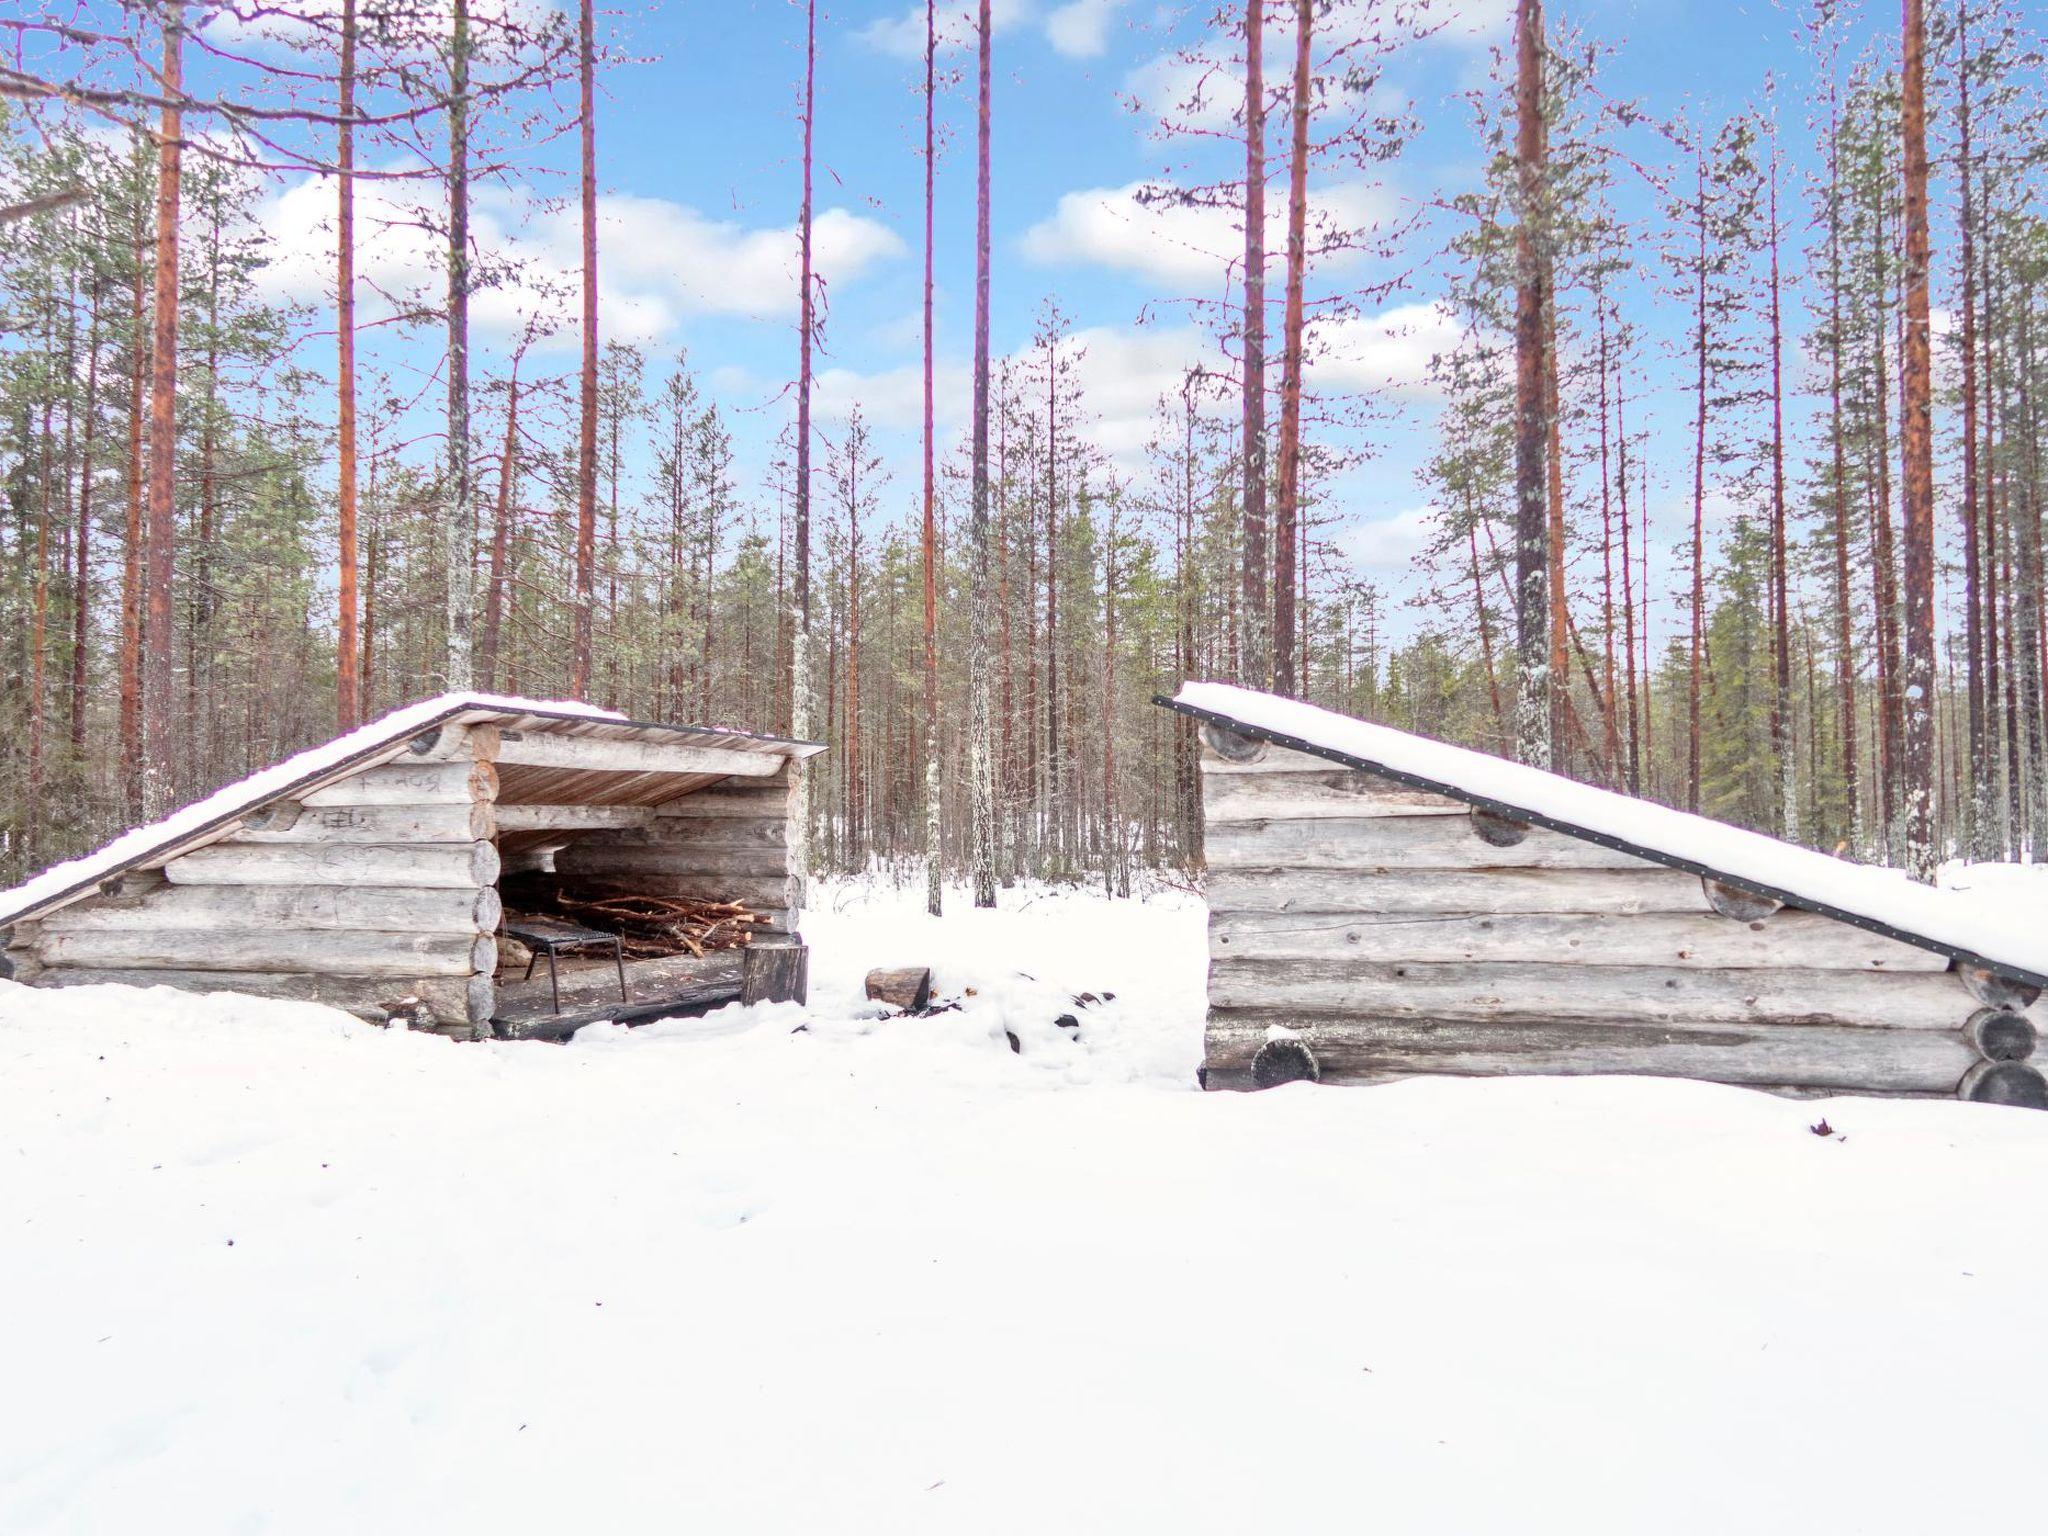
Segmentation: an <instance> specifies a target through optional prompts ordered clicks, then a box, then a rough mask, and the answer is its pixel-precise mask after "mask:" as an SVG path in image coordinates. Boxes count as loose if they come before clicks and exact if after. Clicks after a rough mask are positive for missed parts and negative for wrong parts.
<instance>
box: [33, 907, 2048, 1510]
mask: <svg viewBox="0 0 2048 1536" xmlns="http://www.w3.org/2000/svg"><path fill="white" fill-rule="evenodd" d="M2029 883H2031V882H2029ZM2012 889H2013V890H2017V889H2018V886H2017V885H2016V884H2014V885H2013V886H2012ZM2036 889H2038V887H2036ZM1004 897H1005V905H1004V908H1003V909H1002V910H1000V911H998V912H994V913H982V912H974V911H971V910H969V909H967V908H966V906H965V903H964V901H962V900H960V899H959V898H958V897H957V896H956V897H955V900H954V905H953V906H952V907H950V908H949V915H948V916H947V917H946V918H945V919H943V920H942V921H938V922H934V921H932V920H931V919H928V918H926V917H925V916H924V915H923V913H922V911H921V900H920V896H919V893H917V892H914V891H899V890H895V889H893V888H889V887H886V886H861V887H854V886H840V887H825V888H824V889H822V890H820V891H819V892H818V893H817V895H816V898H815V901H816V906H815V909H814V910H813V911H812V912H811V913H809V914H808V915H807V917H806V921H805V926H806V930H807V932H808V934H809V937H810V939H811V942H812V944H813V946H814V966H813V988H812V997H813V1000H812V1004H811V1006H810V1007H809V1008H808V1009H799V1008H797V1007H795V1006H793V1005H777V1006H764V1007H759V1008H755V1009H751V1010H746V1009H740V1008H738V1007H734V1008H730V1009H726V1010H723V1011H721V1012H719V1013H717V1014H715V1015H712V1016H710V1017H708V1018H705V1019H702V1020H695V1021H677V1022H672V1023H666V1024H656V1025H651V1026H647V1027H644V1028H641V1029H637V1030H633V1031H627V1030H623V1029H619V1028H615V1027H611V1026H601V1027H595V1028H592V1029H588V1030H586V1031H584V1032H583V1033H582V1034H581V1035H580V1036H579V1037H578V1038H577V1039H576V1040H575V1041H574V1043H572V1044H571V1045H569V1046H567V1047H557V1046H549V1045H541V1044H532V1043H524V1044H500V1045H485V1046H467V1045H456V1044H452V1043H449V1042H447V1041H444V1040H440V1039H436V1038H432V1037H427V1036H422V1035H415V1034H406V1033H402V1032H387V1031H382V1030H378V1029H374V1028H371V1027H369V1026H366V1025H361V1024H357V1023H354V1022H352V1021H349V1020H347V1019H345V1018H343V1017H342V1016H341V1015H339V1014H335V1013H332V1012H328V1011H326V1010H324V1009H319V1008H315V1007H310V1006H302V1005H293V1004H280V1003H263V1002H256V1001H250V1000H236V999H232V998H227V997H214V998H207V999H193V998H188V997H184V996H181V995H178V994H174V993H168V992H162V991H158V992H151V993H142V992H134V991H129V990H126V989H112V988H108V989H89V990H79V991H72V992H65V993H35V992H30V991H28V990H26V989H23V988H19V987H16V986H14V985H13V984H12V983H0V1241H4V1245H5V1247H4V1252H5V1262H4V1263H0V1314H4V1316H5V1317H6V1318H7V1319H8V1321H7V1324H6V1326H5V1328H4V1331H0V1380H4V1381H5V1382H6V1389H5V1391H4V1392H0V1531H5V1532H7V1533H9V1536H25V1533H29V1532H44V1531H61V1532H96V1533H97V1532H112V1531H144V1530H147V1531H151V1532H157V1533H166V1532H178V1533H182V1532H205V1533H209V1536H210V1533H218V1532H247V1531H278V1532H289V1533H292V1536H304V1533H315V1532H330V1531H331V1532H344V1531H346V1532H358V1531H365V1530H383V1531H426V1530H436V1531H445V1532H461V1533H467V1532H482V1531H491V1532H526V1531H549V1532H558V1531H562V1530H589V1531H606V1532H625V1531H639V1530H664V1531H669V1530H682V1529H691V1530H698V1531H707V1532H739V1531H744V1532H784V1531H787V1532H807V1533H808V1532H845V1531H889V1532H904V1531H947V1532H966V1531H972V1532H1010V1531H1016V1532H1026V1531H1029V1532H1043V1531H1048V1530H1055V1531H1070V1532H1080V1531H1087V1532H1095V1531H1105V1532H1107V1531H1114V1532H1119V1533H1126V1532H1134V1531H1145V1532H1171V1533H1183V1532H1211V1531H1214V1532H1226V1531H1227V1532H1233V1533H1235V1532H1240V1531H1245V1530H1274V1531H1290V1532H1292V1531H1323V1530H1328V1531H1339V1530H1342V1531H1358V1530H1368V1531H1402V1532H1423V1531H1428V1532H1452V1531H1458V1532H1463V1531H1538V1530H1544V1531H1548V1530H1556V1531H1574V1532H1583V1531H1616V1532H1619V1531H1642V1530H1651V1529H1655V1530H1660V1531H1699V1532H1727V1531H1732V1530H1743V1531H1787V1532H1790V1531H1799V1532H1811V1531H1816V1530H1826V1531H1838V1532H1863V1531H1897V1532H1922V1531H1929V1530H1937V1529H1964V1528H1968V1527H1969V1526H1970V1525H1972V1524H1973V1523H1974V1522H1977V1521H1993V1520H1996V1521H1999V1522H2000V1523H2001V1524H2004V1525H2007V1526H2009V1527H2011V1528H2019V1526H2020V1524H2021V1523H2022V1522H2023V1521H2025V1520H2028V1519H2031V1517H2027V1516H2026V1515H2025V1513H2024V1512H2025V1511H2026V1510H2028V1509H2038V1507H2039V1492H2038V1484H2039V1478H2038V1477H2037V1476H2035V1475H2034V1474H2033V1473H2032V1472H2031V1471H2029V1470H2028V1469H2029V1468H2031V1467H2033V1466H2034V1465H2035V1463H2036V1462H2037V1460H2038V1457H2039V1452H2040V1448H2041V1447H2042V1446H2043V1445H2044V1444H2048V1392H2044V1390H2043V1387H2042V1383H2043V1381H2044V1379H2048V1286H2044V1277H2048V1221H2044V1220H2043V1219H2042V1217H2041V1214H2040V1213H2041V1209H2042V1191H2043V1190H2048V1115H2039V1114H2032V1113H2028V1112H2026V1111H2020V1110H2003V1109H1994V1108H1986V1107H1981V1106H1975V1105H1963V1104H1954V1103H1895V1102H1877V1101H1863V1100H1851V1099H1841V1100H1831V1101H1825V1102H1803V1103H1802V1102H1791V1101H1786V1100H1782V1099H1776V1098H1771V1097H1767V1096H1765V1095H1762V1094H1753V1093H1747V1092H1743V1091H1740V1090H1736V1089H1727V1088H1716V1087H1709V1086H1703V1085H1699V1084H1690V1083H1676V1082H1658V1081H1649V1080H1629V1079H1609V1080H1576V1081H1571V1080H1554V1079H1525V1080H1515V1081H1480V1082H1457V1081H1445V1080H1436V1081H1418V1082H1411V1083H1404V1084H1399V1085H1395V1086H1392V1087H1386V1088H1376V1089H1338V1088H1314V1087H1309V1086H1306V1085H1297V1086H1293V1087H1289V1088H1284V1089H1279V1090H1275V1091H1273V1092H1270V1093H1265V1094H1259V1095H1229V1094H1220V1095H1203V1094H1200V1093H1198V1092H1195V1091H1194V1087H1193V1072H1194V1067H1195V1065H1196V1062H1197V1060H1198V1058H1199V1054H1200V1025H1201V1011H1202V985H1203V954H1204V944H1203V938H1202V934H1203V928H1202V924H1203V912H1202V908H1201V905H1200V903H1199V901H1198V900H1196V899H1195V898H1193V897H1191V896H1187V895H1184V894H1177V893H1173V892H1166V893H1163V894H1161V895H1159V896H1157V897H1155V898H1154V899H1152V900H1148V901H1143V902H1115V903H1111V902H1107V901H1105V900H1103V899H1102V898H1100V897H1099V896H1096V895H1091V894H1080V893H1074V892H1065V893H1053V892H1046V891H1030V892H1025V891H1018V892H1005V893H1004ZM924 962H929V963H932V964H933V965H934V966H935V967H936V968H937V972H938V991H939V992H940V993H941V994H943V995H946V996H962V995H963V994H964V993H965V990H966V989H967V988H969V987H971V988H973V989H974V995H973V996H972V997H967V998H965V1004H966V1006H965V1007H964V1009H963V1010H962V1011H960V1012H948V1013H940V1014H936V1015H934V1016H932V1017H929V1018H923V1019H897V1020H890V1021H886V1022H877V1021H875V1020H874V1019H873V1018H872V1017H871V1016H870V1015H871V1014H872V1011H873V1009H872V1007H871V1005H867V1004H865V1003H863V1001H862V1000H861V996H860V977H861V975H862V973H863V972H865V970H866V969H867V968H868V967H870V966H873V965H882V964H889V963H924ZM1020 973H1029V974H1028V975H1025V974H1020ZM1082 992H1093V993H1096V994H1099V995H1103V996H1104V997H1106V996H1107V994H1108V993H1112V992H1113V993H1115V994H1116V995H1115V997H1114V999H1113V1000H1107V1001H1103V1002H1099V1003H1096V1004H1093V1005H1089V1006H1085V1007H1082V1006H1077V1005H1076V1004H1075V1003H1074V1002H1073V1001H1072V998H1073V996H1074V994H1077V993H1082ZM1061 1013H1073V1014H1075V1015H1076V1016H1077V1017H1078V1018H1079V1019H1080V1021H1081V1024H1082V1027H1081V1029H1080V1031H1079V1034H1078V1038H1073V1037H1070V1036H1069V1034H1068V1032H1067V1031H1064V1030H1062V1029H1060V1028H1059V1027H1057V1026H1056V1025H1055V1024H1054V1022H1053V1020H1054V1018H1055V1017H1057V1015H1059V1014H1061ZM1005 1028H1007V1029H1008V1030H1010V1031H1013V1032H1014V1033H1015V1034H1016V1035H1017V1036H1018V1037H1019V1041H1020V1044H1021V1045H1022V1052H1021V1054H1013V1053H1012V1052H1011V1051H1010V1049H1009V1048H1008V1045H1007V1043H1006V1042H1005V1040H1004V1031H1005ZM1823 1119H1825V1120H1826V1121H1827V1122H1828V1124H1829V1126H1830V1127H1831V1130H1832V1134H1827V1135H1817V1134H1815V1133H1814V1132H1813V1131H1812V1130H1810V1129H1809V1127H1812V1126H1814V1125H1816V1124H1817V1123H1818V1122H1820V1121H1822V1120H1823Z"/></svg>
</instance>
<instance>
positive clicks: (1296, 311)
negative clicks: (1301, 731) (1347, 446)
mask: <svg viewBox="0 0 2048 1536" xmlns="http://www.w3.org/2000/svg"><path fill="white" fill-rule="evenodd" d="M1314 28H1315V0H1294V103H1293V108H1294V110H1293V119H1294V145H1293V153H1292V154H1291V155H1290V157H1289V161H1288V176H1287V312H1286V319H1285V321H1284V326H1285V334H1284V336H1283V338H1282V341H1281V362H1280V480H1279V485H1278V487H1277V492H1278V495H1277V504H1276V506H1275V508H1274V520H1273V691H1274V692H1275V693H1279V694H1285V695H1287V696H1288V697H1290V698H1291V697H1294V696H1296V695H1298V694H1300V693H1302V692H1303V691H1304V690H1303V686H1302V684H1303V683H1304V682H1305V681H1306V679H1297V678H1296V676H1295V668H1294V664H1295V656H1296V651H1297V648H1298V646H1299V643H1300V636H1299V633H1298V631H1297V620H1296V615H1295V601H1294V600H1295V583H1296V580H1297V577H1296V573H1295V554H1296V543H1297V540H1298V539H1299V536H1300V530H1299V526H1298V525H1299V520H1300V517H1301V371H1302V343H1301V333H1302V325H1303V314H1302V306H1303V292H1302V289H1303V285H1304V283H1305V281H1306V278H1307V271H1306V269H1307V265H1308V235H1307V231H1308V116H1309V92H1310V89H1311V79H1310V70H1311V63H1312V60H1311V50H1310V40H1311V35H1312V33H1313V31H1314Z"/></svg>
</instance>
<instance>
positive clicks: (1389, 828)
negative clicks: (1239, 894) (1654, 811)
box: [1205, 816, 1655, 874]
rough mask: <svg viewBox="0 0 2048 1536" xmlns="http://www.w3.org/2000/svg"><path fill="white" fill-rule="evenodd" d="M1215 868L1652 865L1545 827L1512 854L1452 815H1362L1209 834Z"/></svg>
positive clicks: (1357, 869) (1366, 870) (1239, 827)
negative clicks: (1550, 830)
mask: <svg viewBox="0 0 2048 1536" xmlns="http://www.w3.org/2000/svg"><path fill="white" fill-rule="evenodd" d="M1205 846H1206V848H1207V851H1208V859H1209V867H1210V868H1211V869H1233V870H1235V869H1289V870H1303V869H1338V870H1348V871H1351V872H1353V873H1354V874H1369V873H1371V872H1373V871H1374V870H1392V869H1401V870H1408V869H1446V870H1448V869H1517V868H1520V869H1530V868H1535V869H1643V868H1652V867H1655V866H1652V865H1650V864H1649V863H1648V861H1646V860H1643V859H1639V858H1636V857H1635V856H1634V855H1632V854H1626V853H1618V852H1616V851H1615V850H1613V849H1610V848H1602V847H1601V846H1599V845H1598V844H1597V843H1589V842H1586V841H1584V840H1583V839H1581V838H1576V837H1567V836H1565V835H1564V834H1563V833H1561V832H1549V831H1545V830H1543V829H1541V828H1537V829H1534V830H1532V831H1531V832H1530V833H1529V835H1528V836H1527V837H1525V838H1524V839H1523V840H1522V841H1521V842H1519V843H1517V844H1516V845H1515V846H1514V847H1512V848H1496V847H1492V846H1490V845H1488V844H1486V843H1483V842H1481V841H1480V840H1479V839H1478V838H1476V837H1474V836H1473V835H1472V833H1471V831H1470V830H1469V829H1467V828H1466V827H1463V826H1460V825H1459V824H1458V821H1457V819H1456V818H1455V817H1448V816H1360V817H1353V818H1349V819H1345V818H1336V817H1333V818H1329V819H1325V820H1320V821H1274V822H1267V823H1264V824H1263V825H1256V826H1255V825H1244V824H1236V825H1225V826H1215V827H1210V828H1209V829H1208V832H1207V835H1206V843H1205Z"/></svg>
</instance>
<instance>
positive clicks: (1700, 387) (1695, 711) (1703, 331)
mask: <svg viewBox="0 0 2048 1536" xmlns="http://www.w3.org/2000/svg"><path fill="white" fill-rule="evenodd" d="M1698 153H1699V158H1698V160H1697V161H1696V166H1695V169H1696V174H1697V184H1698V189H1699V192H1698V196H1699V201H1698V204H1697V206H1696V208H1695V218H1696V219H1697V222H1698V227H1699V258H1698V259H1699V288H1698V297H1697V300H1696V303H1695V308H1694V316H1693V354H1694V358H1695V369H1694V381H1693V386H1694V400H1693V436H1692V597H1691V601H1690V603H1689V605H1688V608H1687V613H1688V625H1687V640H1688V644H1689V654H1688V661H1687V666H1686V678H1685V808H1686V809H1687V810H1688V811H1693V812H1695V813H1697V812H1698V810H1699V808H1700V683H1701V679H1702V677H1703V676H1704V674H1705V671H1706V656H1705V640H1706V610H1707V538H1706V500H1707V169H1706V158H1705V152H1704V151H1700V152H1698Z"/></svg>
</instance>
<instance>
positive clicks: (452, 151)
mask: <svg viewBox="0 0 2048 1536" xmlns="http://www.w3.org/2000/svg"><path fill="white" fill-rule="evenodd" d="M454 5H455V12H454V31H453V35H452V37H451V39H450V44H449V51H448V504H447V508H446V510H445V512H444V513H443V515H442V524H441V563H442V576H443V579H444V580H445V581H446V583H447V594H446V596H447V634H446V637H445V646H446V650H445V659H444V662H443V666H442V674H443V684H444V686H445V687H447V688H448V689H450V690H451V691H456V692H460V691H462V690H466V689H468V688H470V687H472V686H473V685H474V683H475V674H474V663H473V660H472V657H471V655H470V630H471V628H472V626H473V624H474V623H475V605H476V599H475V595H474V593H473V591H472V590H471V580H470V567H471V565H472V564H473V563H474V562H475V559H476V538H475V534H474V532H473V527H472V518H473V515H474V509H473V508H472V507H471V505H470V499H471V497H470V465H469V62H470V60H469V55H470V36H469V0H454Z"/></svg>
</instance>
